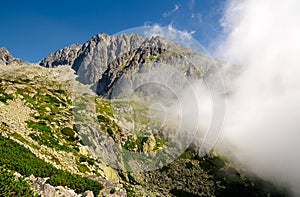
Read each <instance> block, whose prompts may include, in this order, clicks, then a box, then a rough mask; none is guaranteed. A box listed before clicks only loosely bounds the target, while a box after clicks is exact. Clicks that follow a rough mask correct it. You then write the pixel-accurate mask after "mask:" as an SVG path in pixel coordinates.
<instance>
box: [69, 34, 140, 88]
mask: <svg viewBox="0 0 300 197" xmlns="http://www.w3.org/2000/svg"><path fill="white" fill-rule="evenodd" d="M143 42H144V38H143V37H142V36H140V35H138V34H118V35H112V36H109V35H107V34H103V33H102V34H97V35H95V36H93V37H92V38H91V39H89V40H88V41H87V42H86V43H84V44H83V47H82V48H81V50H80V51H79V52H78V57H77V58H76V59H75V61H74V64H73V65H72V68H73V69H74V70H75V71H76V73H77V74H78V81H80V82H81V83H84V84H94V83H96V82H97V81H98V80H99V79H100V78H101V75H102V73H103V72H104V71H105V70H106V69H107V66H108V64H109V63H110V62H112V61H113V60H114V59H116V57H118V56H119V55H121V54H124V53H126V52H128V51H130V50H133V49H136V48H139V47H140V46H141V44H142V43H143Z"/></svg>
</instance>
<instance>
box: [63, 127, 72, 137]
mask: <svg viewBox="0 0 300 197" xmlns="http://www.w3.org/2000/svg"><path fill="white" fill-rule="evenodd" d="M61 133H62V134H64V135H66V136H69V137H74V135H75V132H74V130H73V129H71V128H70V127H65V128H63V129H62V130H61Z"/></svg>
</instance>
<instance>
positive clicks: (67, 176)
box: [0, 136, 103, 195]
mask: <svg viewBox="0 0 300 197" xmlns="http://www.w3.org/2000/svg"><path fill="white" fill-rule="evenodd" d="M0 155H1V157H0V165H6V166H8V168H9V169H10V170H14V171H17V172H19V173H21V174H23V175H24V176H30V175H31V174H33V175H34V176H36V177H50V179H48V180H47V182H48V183H50V184H51V185H53V186H58V185H61V186H67V187H69V188H71V189H74V190H75V191H76V192H77V193H83V192H84V191H87V190H91V191H93V193H94V194H95V195H98V193H99V191H100V190H101V189H103V185H102V184H101V183H99V182H97V181H95V180H91V179H88V178H86V177H81V176H79V175H76V174H71V173H70V172H68V171H63V170H60V169H57V168H55V167H54V166H53V165H51V164H49V163H46V162H45V161H43V160H41V159H40V158H38V157H36V156H35V155H34V154H33V153H31V152H30V151H29V150H28V149H27V148H25V147H24V146H22V145H20V144H18V143H17V142H15V141H13V140H11V139H8V138H5V137H3V136H0Z"/></svg>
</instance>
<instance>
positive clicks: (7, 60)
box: [0, 48, 25, 65]
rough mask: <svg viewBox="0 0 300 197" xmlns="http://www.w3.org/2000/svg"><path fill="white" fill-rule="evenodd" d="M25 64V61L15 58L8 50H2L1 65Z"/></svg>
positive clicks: (0, 55) (0, 53) (0, 54)
mask: <svg viewBox="0 0 300 197" xmlns="http://www.w3.org/2000/svg"><path fill="white" fill-rule="evenodd" d="M13 63H16V64H23V63H25V61H23V60H21V59H19V58H14V57H13V56H12V55H11V53H10V52H9V51H8V50H7V49H6V48H0V65H9V64H13Z"/></svg>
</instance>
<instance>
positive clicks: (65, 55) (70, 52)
mask: <svg viewBox="0 0 300 197" xmlns="http://www.w3.org/2000/svg"><path fill="white" fill-rule="evenodd" d="M81 47H82V46H81V45H80V44H72V45H71V46H67V47H65V48H63V49H60V50H58V51H56V52H55V53H50V54H49V55H48V56H47V57H46V58H44V59H43V60H42V61H41V62H40V65H41V66H44V67H46V68H54V67H57V66H61V65H69V66H72V65H73V63H74V60H75V59H76V57H77V56H78V51H79V50H80V49H81Z"/></svg>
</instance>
